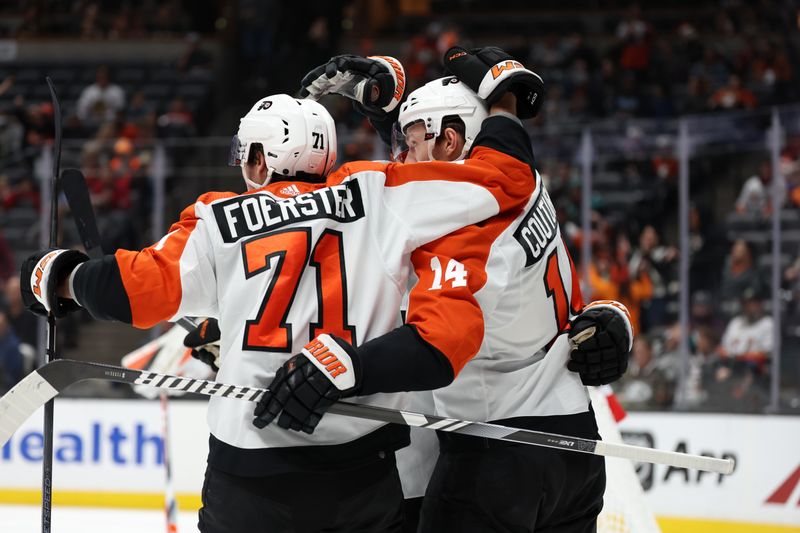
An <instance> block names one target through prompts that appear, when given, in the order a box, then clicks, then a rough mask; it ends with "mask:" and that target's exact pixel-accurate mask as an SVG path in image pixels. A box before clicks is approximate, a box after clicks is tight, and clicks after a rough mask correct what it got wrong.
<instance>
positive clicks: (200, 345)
mask: <svg viewBox="0 0 800 533" xmlns="http://www.w3.org/2000/svg"><path fill="white" fill-rule="evenodd" d="M220 336H221V334H220V331H219V323H218V322H217V319H216V318H207V319H205V320H203V321H202V322H201V323H200V324H199V325H198V326H197V327H196V328H194V329H193V330H192V331H190V332H189V333H187V334H186V337H184V338H183V345H184V346H186V347H187V348H191V349H192V357H194V358H195V359H198V360H200V361H202V362H203V363H205V364H207V365H208V366H210V367H211V369H212V370H213V371H214V372H218V371H219V339H220Z"/></svg>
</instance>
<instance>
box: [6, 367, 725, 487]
mask: <svg viewBox="0 0 800 533" xmlns="http://www.w3.org/2000/svg"><path fill="white" fill-rule="evenodd" d="M85 379H102V380H109V381H118V382H121V383H130V384H131V385H148V386H150V387H157V388H160V389H172V390H181V391H185V392H194V393H197V394H204V395H206V396H222V397H224V398H236V399H240V400H246V401H250V402H256V401H258V400H259V399H260V398H261V396H263V394H264V393H265V392H266V389H261V388H256V387H244V386H240V385H227V384H225V383H219V382H216V381H207V380H204V379H194V378H188V377H180V376H173V375H169V374H158V373H155V372H146V371H141V370H131V369H128V368H124V367H120V366H111V365H101V364H98V363H89V362H85V361H72V360H69V359H60V360H58V361H53V362H52V363H49V364H47V365H45V366H43V367H42V368H40V369H38V370H36V371H34V372H31V373H30V374H28V375H27V376H26V377H25V378H24V379H23V380H22V381H20V382H19V383H17V385H15V386H14V388H13V389H11V390H10V391H8V392H7V393H6V394H5V395H4V396H3V397H2V398H0V446H3V445H4V444H5V443H6V442H7V441H8V439H9V438H10V437H11V435H12V434H13V433H14V432H15V431H16V430H17V428H19V426H20V425H22V423H23V422H24V421H25V420H26V419H27V418H28V417H29V416H30V415H31V414H33V412H34V411H36V409H38V408H39V407H40V406H41V405H42V404H43V403H45V402H47V401H49V400H50V399H52V398H53V397H54V396H56V395H58V394H59V393H61V392H62V391H63V390H64V389H66V388H67V387H69V386H70V385H72V384H73V383H76V382H78V381H83V380H85ZM329 412H331V413H334V414H337V415H344V416H350V417H354V418H361V419H365V420H375V421H378V422H390V423H395V424H402V425H405V426H414V427H421V428H427V429H437V430H440V431H449V432H452V433H458V434H462V435H472V436H475V437H485V438H489V439H496V440H502V441H508V442H516V443H520V444H532V445H535V446H545V447H547V448H555V449H558V450H568V451H572V452H581V453H590V454H594V455H603V456H606V457H621V458H624V459H630V460H633V461H643V462H649V463H659V464H665V465H670V466H674V467H679V468H692V469H696V470H706V471H709V472H716V473H720V474H730V473H731V472H733V468H734V462H733V460H732V459H716V458H714V457H703V456H700V455H691V454H686V453H678V452H671V451H666V450H656V449H653V448H645V447H641V446H631V445H628V444H615V443H610V442H603V441H596V440H591V439H582V438H576V437H568V436H565V435H555V434H552V433H544V432H541V431H532V430H528V429H517V428H511V427H506V426H500V425H497V424H488V423H484V422H469V421H466V420H456V419H453V418H442V417H438V416H431V415H424V414H420V413H412V412H408V411H398V410H393V409H386V408H383V407H376V406H373V405H364V404H355V403H348V402H337V403H335V404H333V405H332V406H331V408H330V409H329Z"/></svg>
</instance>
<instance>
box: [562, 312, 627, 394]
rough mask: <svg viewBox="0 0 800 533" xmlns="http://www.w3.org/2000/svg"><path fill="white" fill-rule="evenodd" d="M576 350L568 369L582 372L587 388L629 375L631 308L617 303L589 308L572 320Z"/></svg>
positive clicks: (582, 378) (572, 338)
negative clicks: (627, 373) (627, 372)
mask: <svg viewBox="0 0 800 533" xmlns="http://www.w3.org/2000/svg"><path fill="white" fill-rule="evenodd" d="M569 342H570V345H571V347H572V351H571V352H570V354H569V357H570V360H569V362H568V363H567V368H568V369H569V370H571V371H572V372H578V373H579V374H580V376H581V381H582V382H583V384H584V385H587V386H588V385H592V386H598V385H607V384H609V383H612V382H614V381H616V380H618V379H619V378H621V377H622V376H623V374H625V371H626V370H627V369H628V357H629V355H630V352H631V349H632V348H633V329H632V328H631V321H630V315H629V313H628V309H627V308H626V307H625V306H624V305H622V304H621V303H619V302H616V301H613V300H598V301H596V302H592V303H591V304H589V305H588V306H586V307H585V308H584V309H583V311H581V313H580V314H579V315H578V316H577V317H576V318H575V319H574V320H573V321H572V324H571V328H570V331H569Z"/></svg>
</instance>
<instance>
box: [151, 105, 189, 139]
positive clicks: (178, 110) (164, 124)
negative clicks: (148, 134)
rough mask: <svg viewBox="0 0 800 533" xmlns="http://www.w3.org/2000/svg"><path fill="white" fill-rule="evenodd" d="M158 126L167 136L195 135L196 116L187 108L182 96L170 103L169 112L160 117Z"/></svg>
mask: <svg viewBox="0 0 800 533" xmlns="http://www.w3.org/2000/svg"><path fill="white" fill-rule="evenodd" d="M158 127H159V130H161V132H162V133H163V135H164V136H165V137H186V136H190V135H194V133H195V128H194V116H192V113H191V111H189V110H188V109H187V108H186V103H185V102H184V101H183V98H181V97H180V96H177V97H175V98H174V99H173V100H172V102H170V104H169V108H168V109H167V112H166V113H164V114H163V115H161V116H160V117H158Z"/></svg>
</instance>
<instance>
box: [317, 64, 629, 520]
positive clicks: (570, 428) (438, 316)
mask: <svg viewBox="0 0 800 533" xmlns="http://www.w3.org/2000/svg"><path fill="white" fill-rule="evenodd" d="M334 61H335V62H337V63H338V65H339V66H340V67H341V66H343V65H346V64H347V63H349V62H350V61H351V60H350V59H348V58H344V59H338V61H337V58H334ZM446 64H448V65H449V67H450V69H451V71H452V72H453V73H454V74H456V75H457V76H459V78H460V79H461V80H462V82H464V83H466V84H467V85H469V86H470V87H471V88H472V89H473V90H474V91H475V92H477V93H478V94H479V95H480V96H481V97H482V98H483V99H484V100H487V101H489V102H492V101H495V100H496V99H497V98H498V97H500V95H502V94H504V92H505V91H506V90H508V89H511V90H512V91H515V92H517V97H518V102H520V104H521V105H520V107H519V108H518V109H517V115H518V116H523V117H524V116H530V115H531V114H532V113H533V112H534V111H535V104H536V103H537V99H540V97H541V94H540V93H537V92H535V91H530V90H529V88H530V87H531V86H525V85H522V86H520V87H516V88H515V87H513V85H512V84H513V77H512V76H510V75H509V74H508V73H509V72H514V71H519V70H523V69H524V67H522V65H520V64H519V63H518V62H516V61H514V60H513V59H512V58H511V57H510V56H508V55H507V54H505V53H504V52H502V51H501V50H499V49H493V48H487V49H482V50H480V51H478V52H477V53H476V54H473V53H470V52H467V51H466V50H461V49H456V50H451V51H450V52H449V53H448V56H446ZM327 70H328V71H330V70H331V69H330V67H328V68H327ZM321 73H322V71H320V69H317V71H316V72H314V71H312V74H311V75H310V76H309V77H307V80H306V81H308V80H309V79H314V74H316V75H320V74H321ZM509 86H510V87H509ZM322 87H325V84H324V80H321V81H316V82H315V83H314V85H312V86H310V90H311V91H320V90H321V89H320V88H322ZM327 89H330V87H327ZM334 89H335V88H334ZM458 91H462V89H461V84H459V83H458V82H457V81H456V80H454V79H453V78H444V79H441V80H436V81H434V82H431V83H429V84H427V85H426V86H424V87H422V88H420V89H418V90H417V91H414V92H413V93H411V94H410V95H409V97H408V99H407V100H406V102H405V103H404V104H402V105H401V107H400V108H399V119H400V122H399V125H400V128H399V131H401V132H402V133H403V134H404V135H405V139H406V141H407V148H408V154H409V158H410V159H411V160H416V161H424V160H430V159H441V160H448V161H453V160H459V159H462V158H463V157H464V156H465V155H466V154H467V153H468V152H469V149H470V144H471V141H472V140H473V139H474V138H475V136H476V134H477V131H478V129H479V128H480V125H481V122H482V120H483V119H484V117H485V113H483V114H482V113H481V112H480V110H481V107H480V106H479V105H478V106H472V108H469V106H464V107H458V106H456V107H452V106H450V105H449V103H450V102H452V101H453V97H454V95H455V94H457V92H458ZM462 92H463V91H462ZM473 94H474V93H473ZM371 119H372V121H373V124H374V125H376V127H377V128H378V129H379V131H380V132H381V134H382V135H381V136H382V137H383V138H384V139H385V140H386V139H388V138H389V134H388V126H387V125H388V123H390V121H391V119H387V118H386V117H385V116H380V114H378V115H377V116H375V115H372V116H371ZM513 146H514V147H515V148H516V152H515V154H514V155H515V156H516V157H517V158H518V159H521V160H523V161H526V162H528V163H529V164H530V166H531V170H532V171H533V162H534V159H533V154H532V152H531V150H530V142H529V140H528V139H527V137H520V138H519V142H518V143H516V144H513ZM395 151H396V150H395ZM534 172H535V171H534ZM536 182H537V185H536V191H535V193H534V195H532V197H531V199H530V200H529V202H528V203H527V205H525V206H524V207H522V208H520V209H519V210H517V211H510V212H507V213H505V214H501V215H499V216H496V217H494V218H492V219H490V220H488V221H485V222H484V223H481V224H479V225H476V226H470V227H468V228H464V229H462V230H459V231H457V232H455V233H454V234H451V235H448V236H447V237H444V238H443V239H440V240H438V241H436V242H433V243H430V244H428V245H425V246H423V247H421V248H420V249H418V250H416V251H415V252H414V253H413V254H412V259H413V263H414V266H415V270H416V273H417V275H418V276H419V282H418V284H417V285H416V287H415V288H414V289H413V290H412V292H411V296H410V303H409V311H408V320H409V321H410V322H411V323H414V324H415V326H416V328H417V331H418V332H419V333H420V335H421V336H422V337H423V338H424V339H425V340H426V341H427V342H429V343H430V344H432V345H435V346H437V347H439V348H440V349H441V350H442V352H443V353H444V354H445V355H447V357H448V360H449V361H450V362H451V364H452V365H453V367H454V372H458V371H459V370H460V373H459V375H458V378H457V379H456V380H455V381H454V382H453V384H451V385H450V386H448V387H445V388H442V389H438V390H435V391H434V392H433V395H434V400H435V405H436V409H437V414H438V415H440V416H450V417H454V418H461V419H469V420H481V421H492V422H497V423H501V424H505V425H511V426H516V427H523V428H529V429H537V430H543V431H549V432H555V433H564V434H569V435H574V436H581V437H586V438H599V436H598V435H597V427H596V423H595V421H594V416H593V414H592V412H591V409H590V406H589V400H588V396H587V393H586V389H585V387H584V386H583V384H586V385H599V384H603V383H609V382H611V381H614V380H615V379H617V378H618V377H619V376H620V375H621V374H622V373H623V372H624V371H625V369H626V367H627V358H628V353H629V351H630V347H631V343H632V332H631V328H630V321H629V317H628V315H627V310H625V309H624V307H623V306H621V305H619V304H618V303H616V302H596V303H594V304H591V305H590V306H587V307H586V308H583V302H582V299H581V295H580V289H579V286H578V280H577V277H576V275H575V270H574V267H573V265H572V261H571V259H570V257H569V254H568V252H567V250H566V247H565V246H564V243H563V241H562V239H561V236H560V230H559V228H558V225H557V223H556V221H555V216H554V209H553V206H552V203H551V202H550V200H549V198H548V196H547V191H546V190H544V188H543V184H542V183H541V179H540V178H539V177H538V174H536ZM443 323H444V324H449V325H452V326H453V327H456V326H455V325H456V324H457V327H458V329H459V331H460V332H461V336H460V337H459V338H458V339H457V341H456V342H453V340H454V339H453V337H452V335H450V334H448V332H447V331H446V329H444V328H442V327H441V326H442V324H443ZM567 330H571V331H570V333H569V337H570V338H572V339H573V343H574V344H575V345H576V347H575V349H574V350H572V351H570V347H569V344H568V342H567V335H562V333H563V332H564V331H567ZM580 341H582V342H580ZM476 353H477V355H476ZM568 356H569V359H568ZM467 361H468V362H467ZM458 365H461V366H460V367H459V366H458ZM568 369H570V370H575V371H577V372H579V373H580V374H579V375H580V380H579V379H578V375H576V374H573V373H570V372H568V371H567V370H568ZM581 381H583V384H582V383H581ZM440 443H441V455H440V457H439V461H438V463H437V467H436V471H435V473H434V475H433V478H432V480H431V483H430V485H429V487H428V490H427V493H426V497H425V504H424V508H423V518H422V525H421V527H420V531H425V532H427V531H431V532H441V531H453V532H471V531H476V532H477V531H487V532H488V531H539V530H547V531H553V532H560V531H564V532H569V531H593V530H594V528H595V522H596V517H597V515H598V513H599V512H600V509H601V507H602V496H603V491H604V487H605V475H604V466H603V460H602V458H598V457H593V456H588V455H582V454H569V453H564V452H558V451H553V450H547V449H534V448H530V447H526V446H521V445H508V444H504V443H498V442H493V441H490V440H489V439H475V438H469V437H459V436H451V435H449V434H447V433H443V434H441V435H440Z"/></svg>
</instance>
